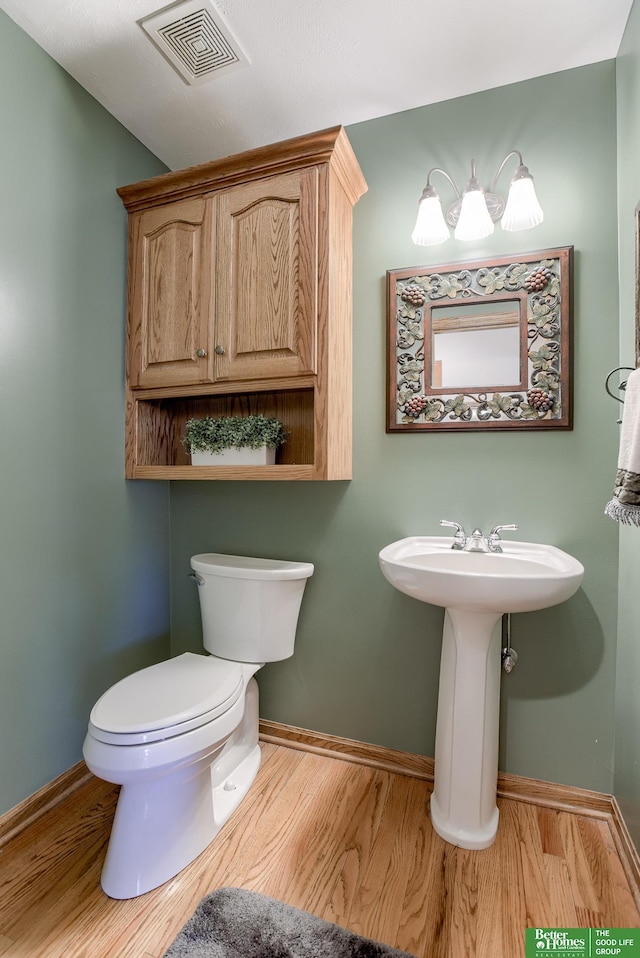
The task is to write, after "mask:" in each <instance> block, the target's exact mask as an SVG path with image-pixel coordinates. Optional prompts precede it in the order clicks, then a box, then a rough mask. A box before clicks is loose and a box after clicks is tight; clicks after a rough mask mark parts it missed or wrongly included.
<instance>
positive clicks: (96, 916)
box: [0, 743, 640, 958]
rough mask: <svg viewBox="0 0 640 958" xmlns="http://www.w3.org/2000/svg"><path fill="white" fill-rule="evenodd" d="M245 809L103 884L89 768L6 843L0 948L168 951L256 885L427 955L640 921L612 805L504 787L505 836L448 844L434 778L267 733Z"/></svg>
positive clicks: (102, 816)
mask: <svg viewBox="0 0 640 958" xmlns="http://www.w3.org/2000/svg"><path fill="white" fill-rule="evenodd" d="M262 752H263V762H262V766H261V768H260V770H259V772H258V776H257V778H256V781H255V783H254V785H253V787H252V789H251V790H250V792H249V794H248V795H247V797H246V798H245V800H244V802H243V803H242V805H241V806H240V808H239V809H238V810H237V811H236V812H235V813H234V815H233V816H232V818H231V819H230V820H229V822H228V823H227V825H226V826H225V828H224V829H223V830H222V831H221V832H220V834H219V835H218V836H217V837H216V838H215V839H214V841H213V842H212V843H211V845H210V846H209V847H208V848H207V849H206V850H205V851H204V852H203V853H202V855H200V856H199V857H198V859H196V861H195V862H193V863H192V864H191V865H190V866H188V868H186V869H184V870H183V871H182V872H181V873H180V874H179V875H178V876H176V877H175V878H174V879H172V880H171V881H170V882H167V883H166V884H165V885H163V886H161V887H160V888H158V889H155V890H154V891H152V892H149V893H148V894H146V895H142V896H140V897H139V898H136V899H131V900H130V901H112V900H111V899H109V898H107V897H106V896H105V895H104V893H103V892H102V890H101V888H100V884H99V877H100V871H101V868H102V863H103V859H104V854H105V848H106V844H107V840H108V835H109V830H110V826H111V818H112V815H113V810H114V805H115V791H114V788H113V786H110V785H108V783H105V782H100V781H98V780H97V779H89V780H87V781H86V782H84V783H81V784H80V785H79V786H78V788H77V789H75V790H74V791H73V793H71V794H69V795H68V796H67V797H66V798H65V799H64V801H63V802H62V803H61V806H60V807H56V808H54V809H51V810H49V811H48V812H47V814H46V815H44V816H42V817H41V818H40V819H38V820H36V821H34V822H33V824H29V825H28V827H27V828H25V829H24V830H23V831H20V832H19V833H18V834H16V835H15V837H13V838H11V839H10V840H9V841H8V842H7V843H6V845H5V847H4V848H3V851H2V854H1V855H0V958H161V956H162V955H163V954H164V951H165V950H166V948H167V947H168V945H169V943H170V942H171V941H172V940H173V938H174V937H175V935H176V934H177V932H178V930H179V929H180V928H181V926H182V925H183V924H184V922H185V921H186V920H187V919H188V918H189V917H190V915H191V914H192V912H193V910H194V909H195V907H196V905H197V903H198V902H199V901H200V899H201V898H202V897H204V896H205V895H207V894H208V893H210V892H211V891H214V890H215V889H216V888H219V887H221V886H223V885H235V886H238V887H243V888H250V889H251V888H252V889H254V890H256V891H260V892H263V893H264V894H266V895H271V896H272V897H274V898H279V899H280V900H282V901H288V902H289V903H290V904H293V905H296V906H297V907H300V908H305V909H306V910H308V911H311V912H312V913H314V914H317V915H319V916H320V917H327V918H329V919H332V920H337V921H338V922H339V923H340V924H343V925H345V926H347V927H351V928H352V929H353V930H354V931H358V932H359V933H361V934H364V935H367V936H369V937H373V938H377V939H378V940H382V941H384V942H386V943H387V944H389V945H392V946H395V947H399V948H402V949H404V950H406V951H408V952H409V953H411V954H413V955H415V956H416V958H518V956H521V955H522V953H523V942H524V929H525V927H526V926H527V925H545V924H546V925H547V926H548V927H604V926H609V927H630V928H634V927H640V912H639V911H638V908H637V907H636V904H635V900H634V891H637V889H632V887H631V885H630V884H629V877H628V871H625V869H624V868H623V866H622V864H621V862H620V859H619V857H618V852H617V850H616V848H617V846H616V843H615V841H614V836H613V833H612V832H611V829H610V826H609V822H608V820H607V819H606V818H605V817H604V816H603V814H602V812H601V811H598V814H595V813H594V814H593V815H590V814H589V810H587V812H586V813H585V812H584V810H583V809H580V811H579V812H575V813H574V812H573V811H571V810H566V809H557V808H556V809H547V808H544V807H542V806H540V805H539V804H531V803H527V802H526V801H520V800H515V799H500V800H499V806H500V826H499V829H498V835H497V838H496V841H495V842H494V844H493V845H492V846H491V847H490V848H488V849H484V850H482V851H477V852H474V851H467V850H464V849H460V848H456V847H454V846H452V845H449V844H448V843H446V842H444V841H443V840H442V839H441V838H440V837H439V836H438V835H437V834H436V833H435V832H434V830H433V828H432V826H431V821H430V818H429V814H428V800H429V795H430V791H431V785H430V783H429V782H428V781H425V780H422V779H420V778H415V777H406V776H404V775H401V774H397V773H394V772H391V771H389V770H388V769H382V768H379V767H378V768H372V767H368V766H366V765H364V764H354V763H350V762H348V761H344V760H342V759H340V758H333V757H330V756H327V755H321V754H317V753H310V752H305V751H304V750H297V749H296V750H294V749H290V748H286V747H282V746H279V745H275V744H272V743H263V745H262Z"/></svg>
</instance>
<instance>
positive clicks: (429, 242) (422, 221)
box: [411, 196, 450, 246]
mask: <svg viewBox="0 0 640 958" xmlns="http://www.w3.org/2000/svg"><path fill="white" fill-rule="evenodd" d="M449 235H450V234H449V227H448V226H447V224H446V223H445V220H444V216H443V213H442V206H441V204H440V199H439V198H438V196H427V197H425V198H423V199H422V200H421V201H420V205H419V206H418V218H417V219H416V225H415V226H414V228H413V233H412V234H411V239H412V240H413V242H414V243H415V244H416V246H435V245H436V244H437V243H444V242H445V240H448V239H449Z"/></svg>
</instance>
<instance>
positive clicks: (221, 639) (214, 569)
mask: <svg viewBox="0 0 640 958" xmlns="http://www.w3.org/2000/svg"><path fill="white" fill-rule="evenodd" d="M191 568H192V569H193V571H194V573H195V578H196V579H197V582H198V595H199V597H200V612H201V614H202V641H203V645H204V647H205V649H206V650H207V652H210V653H211V655H216V656H219V657H220V658H223V659H232V660H234V661H236V662H278V661H279V660H280V659H288V658H289V657H290V656H291V655H293V646H294V643H295V638H296V627H297V624H298V613H299V612H300V604H301V602H302V593H303V592H304V587H305V584H306V581H307V579H308V578H309V576H310V575H312V574H313V565H312V564H311V563H310V562H288V561H285V560H281V559H252V558H249V557H248V556H234V555H222V554H221V553H217V552H205V553H202V554H201V555H196V556H192V557H191Z"/></svg>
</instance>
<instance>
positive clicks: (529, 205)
mask: <svg viewBox="0 0 640 958" xmlns="http://www.w3.org/2000/svg"><path fill="white" fill-rule="evenodd" d="M543 219H544V213H543V212H542V207H541V206H540V204H539V203H538V197H537V196H536V191H535V187H534V185H533V179H532V177H530V176H526V177H522V179H517V180H513V181H512V183H511V186H510V188H509V196H508V198H507V205H506V207H505V210H504V213H503V215H502V229H503V230H508V231H509V232H515V231H516V230H529V229H531V228H532V227H534V226H538V225H539V224H540V223H542V221H543Z"/></svg>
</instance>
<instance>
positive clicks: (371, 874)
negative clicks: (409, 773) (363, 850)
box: [341, 776, 428, 943]
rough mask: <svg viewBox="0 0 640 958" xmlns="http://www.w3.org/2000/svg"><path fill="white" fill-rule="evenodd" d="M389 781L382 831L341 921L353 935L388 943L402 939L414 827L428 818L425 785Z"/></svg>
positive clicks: (391, 778)
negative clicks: (402, 906)
mask: <svg viewBox="0 0 640 958" xmlns="http://www.w3.org/2000/svg"><path fill="white" fill-rule="evenodd" d="M387 780H388V784H389V790H388V794H387V799H386V802H385V805H384V809H383V815H382V819H381V822H380V827H379V828H378V829H377V831H376V834H375V838H374V841H373V845H372V848H371V854H370V856H369V859H368V862H366V864H365V867H363V868H362V871H361V874H360V880H359V881H358V882H352V883H351V888H350V894H349V895H348V906H347V907H345V909H344V913H343V921H341V924H344V925H345V926H347V927H349V928H350V929H352V931H355V932H357V933H358V934H360V935H365V936H366V937H368V938H375V939H376V940H378V941H382V942H385V943H389V942H390V941H395V940H396V937H397V932H398V925H399V921H400V913H399V910H398V907H397V903H398V901H399V900H402V898H403V897H404V893H405V889H406V886H407V880H408V875H407V871H406V861H407V854H409V853H411V851H412V845H413V841H414V827H413V826H414V823H415V821H416V820H417V819H418V818H419V817H420V816H424V817H425V818H427V817H428V809H427V806H426V804H425V801H424V798H425V787H424V783H423V782H420V781H417V780H415V779H410V778H405V777H400V776H387ZM363 864H364V862H363Z"/></svg>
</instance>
